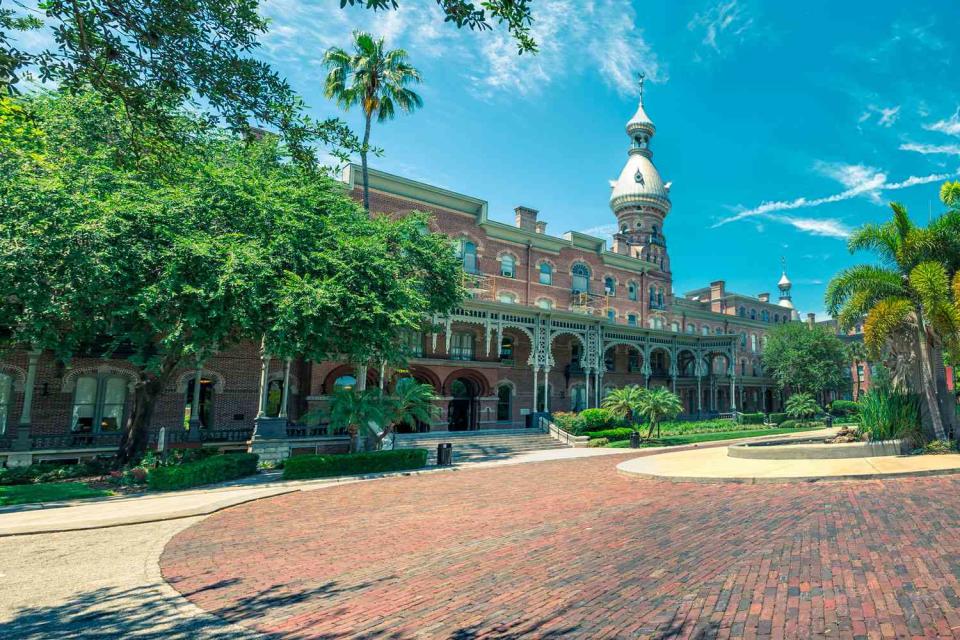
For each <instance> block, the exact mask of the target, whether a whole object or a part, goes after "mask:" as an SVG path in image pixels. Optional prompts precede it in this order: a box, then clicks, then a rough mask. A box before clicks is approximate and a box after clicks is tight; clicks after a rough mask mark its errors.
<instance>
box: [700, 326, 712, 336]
mask: <svg viewBox="0 0 960 640" xmlns="http://www.w3.org/2000/svg"><path fill="white" fill-rule="evenodd" d="M700 335H703V336H708V335H710V327H708V326H707V325H703V326H702V327H700Z"/></svg>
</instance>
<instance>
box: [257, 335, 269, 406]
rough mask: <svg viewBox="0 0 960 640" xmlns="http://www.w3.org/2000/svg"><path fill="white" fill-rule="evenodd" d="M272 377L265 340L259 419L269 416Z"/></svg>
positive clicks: (263, 344)
mask: <svg viewBox="0 0 960 640" xmlns="http://www.w3.org/2000/svg"><path fill="white" fill-rule="evenodd" d="M269 377H270V354H269V353H267V343H266V339H264V341H263V343H261V346H260V408H259V409H258V411H257V418H264V417H266V415H267V387H268V386H269V380H268V379H269Z"/></svg>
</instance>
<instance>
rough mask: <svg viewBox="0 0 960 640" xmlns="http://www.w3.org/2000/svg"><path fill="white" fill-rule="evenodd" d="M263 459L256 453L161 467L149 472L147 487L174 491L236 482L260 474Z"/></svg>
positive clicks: (222, 455)
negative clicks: (238, 479)
mask: <svg viewBox="0 0 960 640" xmlns="http://www.w3.org/2000/svg"><path fill="white" fill-rule="evenodd" d="M259 458H260V456H258V455H257V454H255V453H228V454H220V455H214V456H210V457H208V458H204V459H203V460H198V461H196V462H187V463H184V464H178V465H167V466H163V467H157V468H156V469H151V470H150V471H149V475H148V476H147V485H148V486H149V487H150V489H152V490H154V491H170V490H174V489H188V488H190V487H197V486H200V485H203V484H210V483H213V482H223V481H225V480H234V479H236V478H242V477H243V476H249V475H251V474H254V473H256V472H257V461H258V460H259Z"/></svg>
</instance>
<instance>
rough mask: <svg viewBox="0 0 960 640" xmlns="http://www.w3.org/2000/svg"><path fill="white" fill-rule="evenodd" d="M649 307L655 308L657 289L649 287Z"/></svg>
mask: <svg viewBox="0 0 960 640" xmlns="http://www.w3.org/2000/svg"><path fill="white" fill-rule="evenodd" d="M650 306H651V307H655V306H657V288H656V287H654V286H651V287H650Z"/></svg>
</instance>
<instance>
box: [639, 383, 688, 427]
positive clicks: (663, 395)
mask: <svg viewBox="0 0 960 640" xmlns="http://www.w3.org/2000/svg"><path fill="white" fill-rule="evenodd" d="M639 411H640V415H642V416H644V417H645V418H646V419H647V420H649V421H650V429H649V430H648V431H647V439H648V440H649V439H650V436H652V435H653V429H654V427H656V429H657V437H658V438H659V437H660V422H662V421H663V420H669V419H670V418H676V417H677V416H678V415H680V413H681V412H682V411H683V403H681V402H680V398H679V397H678V396H677V394H675V393H673V392H672V391H670V390H669V389H663V388H660V389H653V390H651V389H647V390H646V392H645V393H644V394H643V396H642V397H641V399H640V407H639Z"/></svg>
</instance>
